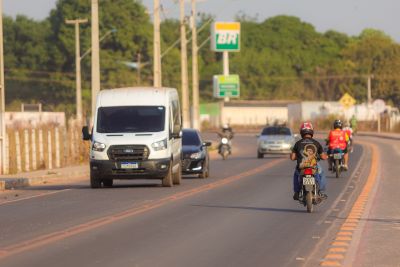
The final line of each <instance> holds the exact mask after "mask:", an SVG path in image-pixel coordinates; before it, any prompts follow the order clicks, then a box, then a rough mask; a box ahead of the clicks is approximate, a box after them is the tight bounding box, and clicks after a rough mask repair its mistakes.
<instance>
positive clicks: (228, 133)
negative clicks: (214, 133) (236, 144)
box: [218, 123, 234, 154]
mask: <svg viewBox="0 0 400 267" xmlns="http://www.w3.org/2000/svg"><path fill="white" fill-rule="evenodd" d="M218 136H219V137H220V138H221V139H222V138H226V139H228V144H229V154H232V149H231V147H232V142H231V140H232V139H233V136H234V133H233V130H232V128H231V127H230V126H229V124H228V123H225V124H224V125H223V126H222V131H221V132H218ZM221 147H222V142H220V144H219V146H218V152H219V151H221Z"/></svg>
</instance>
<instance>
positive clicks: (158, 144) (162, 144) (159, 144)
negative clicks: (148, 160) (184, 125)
mask: <svg viewBox="0 0 400 267" xmlns="http://www.w3.org/2000/svg"><path fill="white" fill-rule="evenodd" d="M151 147H152V148H153V149H154V150H155V151H160V150H164V149H167V139H164V140H161V141H158V142H155V143H153V144H151Z"/></svg>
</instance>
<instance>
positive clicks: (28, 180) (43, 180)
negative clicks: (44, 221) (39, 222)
mask: <svg viewBox="0 0 400 267" xmlns="http://www.w3.org/2000/svg"><path fill="white" fill-rule="evenodd" d="M29 174H30V173H25V174H24V173H21V174H19V176H18V177H4V178H0V190H10V189H21V188H25V187H29V186H32V185H43V184H47V183H49V182H62V181H71V180H74V179H78V178H84V177H88V175H89V168H85V169H84V170H76V171H69V172H68V174H65V173H62V172H60V171H57V170H53V171H51V170H50V171H48V172H47V173H46V174H41V175H38V176H36V177H28V176H29ZM30 175H32V174H30ZM24 176H25V177H24Z"/></svg>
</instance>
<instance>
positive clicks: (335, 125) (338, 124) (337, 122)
mask: <svg viewBox="0 0 400 267" xmlns="http://www.w3.org/2000/svg"><path fill="white" fill-rule="evenodd" d="M337 128H339V129H342V128H343V122H342V121H341V120H335V122H334V123H333V129H337Z"/></svg>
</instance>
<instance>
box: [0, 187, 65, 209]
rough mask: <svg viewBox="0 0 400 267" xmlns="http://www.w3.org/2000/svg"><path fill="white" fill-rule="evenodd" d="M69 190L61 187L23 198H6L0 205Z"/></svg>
mask: <svg viewBox="0 0 400 267" xmlns="http://www.w3.org/2000/svg"><path fill="white" fill-rule="evenodd" d="M69 190H71V189H70V188H68V189H62V190H57V191H54V192H46V193H40V194H38V195H34V196H29V197H23V198H19V199H13V200H6V201H3V202H0V206H2V205H5V204H10V203H14V202H18V201H23V200H28V199H32V198H38V197H45V196H49V195H54V194H58V193H62V192H65V191H69Z"/></svg>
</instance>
